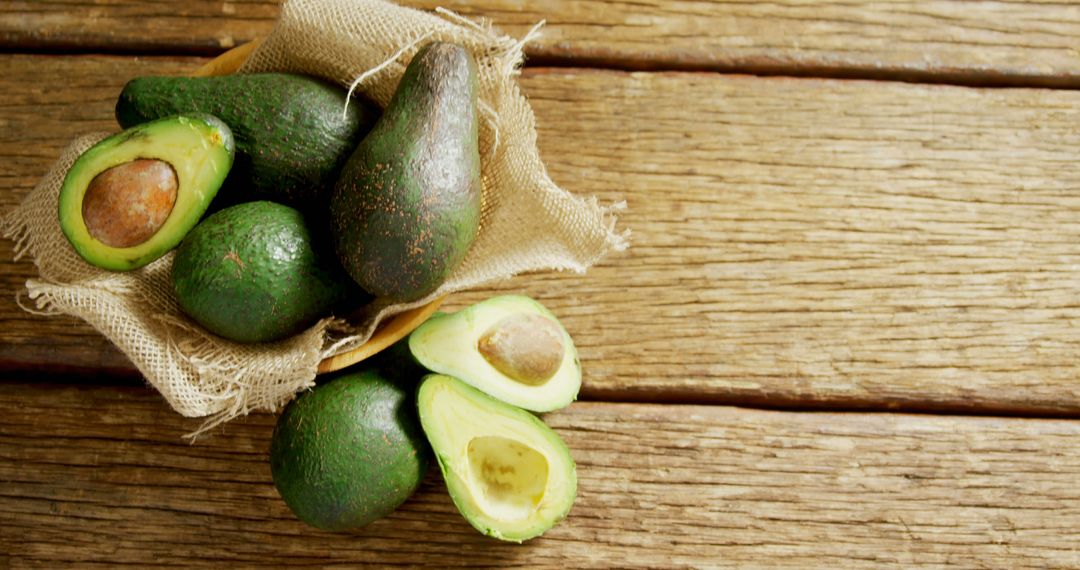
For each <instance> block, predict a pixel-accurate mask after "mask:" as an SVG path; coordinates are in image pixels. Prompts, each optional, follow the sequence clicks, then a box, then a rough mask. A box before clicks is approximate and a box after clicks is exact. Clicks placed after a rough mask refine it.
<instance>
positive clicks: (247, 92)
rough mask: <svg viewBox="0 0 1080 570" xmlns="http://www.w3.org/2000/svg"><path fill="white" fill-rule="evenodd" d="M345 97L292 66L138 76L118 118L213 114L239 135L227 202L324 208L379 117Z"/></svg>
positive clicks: (123, 96) (128, 121) (135, 120)
mask: <svg viewBox="0 0 1080 570" xmlns="http://www.w3.org/2000/svg"><path fill="white" fill-rule="evenodd" d="M345 97H346V92H345V90H344V89H342V88H341V87H338V86H337V85H334V84H332V83H328V82H326V81H322V80H320V79H316V78H313V77H308V76H304V75H296V74H288V73H258V74H234V75H223V76H218V77H153V76H150V77H139V78H136V79H133V80H131V81H129V82H128V83H127V85H125V86H124V89H123V91H122V92H121V93H120V98H119V99H118V100H117V102H116V119H117V121H118V122H119V123H120V125H121V126H123V127H124V128H127V127H130V126H132V125H136V124H140V123H144V122H146V121H150V120H153V119H157V118H160V117H164V116H168V115H174V114H177V113H183V112H192V111H200V112H205V113H210V114H212V115H214V116H216V117H218V118H220V119H221V120H222V121H224V122H225V124H227V125H229V128H230V129H232V131H233V134H234V136H235V138H236V160H235V163H234V165H233V170H232V172H231V173H230V175H229V179H228V180H226V184H225V187H224V188H223V190H222V197H223V198H225V199H226V201H231V202H233V203H236V202H244V201H250V200H273V201H275V202H281V203H284V204H288V205H291V206H294V207H297V208H305V209H307V208H308V207H309V206H311V207H325V196H326V195H327V194H328V193H329V191H330V189H331V188H332V187H333V184H334V181H335V180H336V179H337V175H338V172H339V171H340V169H341V166H342V165H343V164H344V162H345V160H346V159H347V158H348V157H349V153H350V152H351V151H352V149H353V148H355V147H356V145H357V143H359V142H360V140H361V139H362V138H363V137H364V135H366V134H367V133H368V131H369V130H371V127H372V126H373V125H374V124H375V121H376V119H378V116H379V111H378V108H377V107H375V106H374V105H372V104H371V103H368V102H366V101H364V100H362V99H357V98H354V99H353V100H352V101H351V102H350V104H349V109H348V113H347V114H346V115H344V116H343V115H342V109H343V108H344V107H345ZM320 200H322V201H320Z"/></svg>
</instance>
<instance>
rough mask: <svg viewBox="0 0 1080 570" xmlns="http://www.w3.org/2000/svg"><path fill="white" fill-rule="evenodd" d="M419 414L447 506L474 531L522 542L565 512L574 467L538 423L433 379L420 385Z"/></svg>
mask: <svg viewBox="0 0 1080 570" xmlns="http://www.w3.org/2000/svg"><path fill="white" fill-rule="evenodd" d="M417 408H418V409H419V413H420V425H421V426H422V427H423V428H424V433H425V434H426V435H427V438H428V441H429V442H430V443H431V447H432V449H433V450H434V451H435V458H436V459H437V460H438V462H439V468H440V469H441V470H442V474H443V479H445V480H446V488H447V490H449V491H450V498H451V499H453V501H454V504H455V505H456V506H457V508H458V511H460V512H461V514H462V516H464V517H465V520H467V521H469V523H470V524H471V525H472V526H473V527H475V528H476V529H477V530H479V531H480V532H482V533H483V534H485V535H487V536H492V537H495V538H498V539H500V540H507V541H513V542H522V541H525V540H527V539H530V538H533V537H536V536H539V535H541V534H543V533H544V532H545V531H547V530H548V529H550V528H551V527H552V526H554V525H555V523H557V522H559V521H560V520H562V519H563V518H565V517H566V515H567V513H569V512H570V507H571V506H573V504H574V498H575V495H576V494H577V471H576V468H575V466H574V460H573V459H572V458H571V457H570V450H569V449H567V447H566V444H565V443H563V441H562V439H560V438H559V436H558V434H556V433H555V432H554V431H552V430H551V428H549V427H548V426H547V425H545V424H544V422H542V421H540V419H539V418H537V417H536V416H534V415H532V414H530V413H529V412H526V411H524V410H522V409H520V408H516V407H514V406H511V405H509V404H506V403H504V402H500V401H499V400H496V399H494V398H492V397H490V396H488V395H486V394H484V393H482V392H480V391H478V390H476V389H474V388H471V387H470V386H468V385H466V384H465V383H464V382H461V381H460V380H458V379H456V378H453V377H450V376H443V375H439V374H431V375H428V376H425V377H424V380H423V381H422V383H421V384H420V389H419V391H418V393H417Z"/></svg>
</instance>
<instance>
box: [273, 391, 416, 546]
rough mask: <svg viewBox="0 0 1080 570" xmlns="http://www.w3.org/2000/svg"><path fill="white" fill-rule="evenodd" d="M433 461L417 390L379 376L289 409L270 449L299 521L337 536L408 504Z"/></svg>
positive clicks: (316, 394)
mask: <svg viewBox="0 0 1080 570" xmlns="http://www.w3.org/2000/svg"><path fill="white" fill-rule="evenodd" d="M430 457H431V449H430V448H429V447H428V444H427V441H426V440H425V439H424V435H423V431H422V430H421V428H420V425H419V422H418V418H417V415H416V407H415V405H414V401H413V389H412V387H406V386H405V385H402V384H399V383H396V382H393V381H391V380H388V379H386V378H385V377H384V376H383V375H381V374H380V373H378V372H376V371H374V370H364V371H350V372H345V373H340V374H337V375H336V376H333V377H331V378H330V379H329V380H328V381H326V382H325V383H322V384H320V385H319V386H317V387H316V388H314V389H312V390H310V391H307V392H304V393H303V394H301V395H300V396H299V397H297V398H296V399H295V400H293V401H292V402H291V403H290V404H289V405H288V406H287V407H286V408H285V411H284V412H282V414H281V417H280V418H278V422H277V426H276V427H275V429H274V435H273V438H272V440H271V443H270V472H271V475H272V476H273V479H274V485H275V486H277V489H278V492H279V493H280V494H281V497H282V498H283V499H284V500H285V503H286V504H287V505H288V506H289V508H290V509H292V511H293V513H294V514H295V515H296V516H297V518H299V519H300V520H302V521H304V522H306V523H308V524H310V525H312V526H314V527H317V528H321V529H324V530H331V531H339V530H346V529H351V528H356V527H360V526H363V525H366V524H368V523H370V522H372V521H374V520H376V519H379V518H382V517H384V516H386V515H388V514H390V513H391V512H392V511H393V510H394V509H396V508H397V507H398V506H399V505H401V503H403V502H405V500H406V499H408V498H409V497H410V496H411V495H412V494H413V492H415V491H416V489H417V487H418V486H419V485H420V482H421V480H422V479H423V477H424V474H425V473H426V472H427V469H428V465H429V463H430Z"/></svg>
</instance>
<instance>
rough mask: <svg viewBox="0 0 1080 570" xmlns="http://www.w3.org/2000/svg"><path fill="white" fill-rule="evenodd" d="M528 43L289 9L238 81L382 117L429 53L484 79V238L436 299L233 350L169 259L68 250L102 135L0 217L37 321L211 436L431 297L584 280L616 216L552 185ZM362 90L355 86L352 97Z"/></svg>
mask: <svg viewBox="0 0 1080 570" xmlns="http://www.w3.org/2000/svg"><path fill="white" fill-rule="evenodd" d="M536 30H537V29H536V28H534V30H533V32H530V34H529V35H527V36H526V37H525V38H523V39H522V40H514V39H512V38H509V37H506V36H503V35H500V34H499V33H497V32H496V31H494V30H493V29H492V28H491V26H490V25H489V24H487V23H476V22H473V21H471V20H466V19H464V18H460V17H458V16H456V15H454V14H452V13H449V12H447V11H444V10H439V11H437V13H435V14H432V13H426V12H420V11H417V10H413V9H409V8H403V7H400V6H396V5H394V4H390V3H386V2H382V1H379V0H289V1H287V2H285V4H284V5H283V7H282V13H281V17H280V19H279V21H278V22H277V24H276V26H275V27H274V29H273V31H272V32H271V34H270V35H269V36H268V37H267V38H266V39H265V40H264V41H263V43H262V44H261V45H260V46H259V48H258V49H257V50H256V51H255V52H254V53H253V54H252V56H251V57H250V58H249V59H248V61H247V62H246V63H245V64H244V66H243V68H242V69H241V71H240V72H241V73H243V72H255V71H292V72H298V73H307V74H311V75H317V76H321V77H324V78H327V79H329V80H332V81H335V82H337V83H339V84H341V85H342V86H355V87H356V88H357V89H358V90H359V91H361V92H363V93H364V94H366V95H367V96H368V97H370V98H371V99H373V100H374V101H376V102H377V103H379V104H380V105H383V106H385V105H386V103H387V102H388V101H389V100H390V97H391V95H392V94H393V92H394V89H395V87H396V86H397V83H398V80H399V79H400V77H401V75H402V73H403V72H404V70H405V66H406V65H407V64H408V62H409V60H410V59H411V58H412V56H413V54H415V53H416V51H417V49H419V47H420V46H422V45H424V44H425V43H427V42H428V41H434V40H443V41H451V42H456V43H458V44H461V45H463V46H465V47H466V48H467V49H469V50H470V51H471V52H472V53H473V54H474V55H475V57H476V59H477V62H478V64H479V71H480V75H479V78H480V91H479V95H480V97H479V99H480V109H481V123H480V149H481V157H482V176H483V183H484V207H483V213H482V216H481V219H482V229H481V232H480V235H479V237H478V238H477V240H476V242H475V244H474V245H473V247H472V249H471V250H470V252H469V255H468V256H467V258H466V259H465V261H464V263H463V265H462V266H461V267H460V268H459V269H458V270H457V271H456V272H455V273H454V274H453V276H452V277H451V278H450V279H449V280H448V281H447V282H446V283H445V284H443V286H442V287H440V288H439V290H438V291H437V292H435V293H434V294H433V295H432V296H431V297H429V298H427V299H421V300H420V301H417V302H416V303H411V304H407V305H375V306H373V307H372V308H371V310H370V311H368V312H367V313H366V314H365V315H364V316H363V317H362V318H361V319H360V320H358V321H356V322H343V321H340V320H335V319H329V318H328V319H324V320H323V321H321V322H319V323H318V324H316V325H315V326H313V327H311V328H310V329H309V330H307V331H305V332H304V333H302V334H300V335H297V336H295V337H293V338H290V339H287V340H285V341H281V342H277V343H272V344H258V345H244V344H238V343H233V342H229V341H226V340H223V339H221V338H218V337H216V336H214V335H212V334H210V333H207V332H205V331H204V330H202V329H201V328H200V327H199V326H198V325H196V324H194V322H192V321H190V320H189V319H188V318H187V317H186V316H184V315H183V313H181V312H180V309H179V307H178V306H177V304H176V302H175V301H174V300H173V296H172V287H171V284H170V280H169V270H170V268H171V266H172V257H173V255H172V254H171V253H170V254H168V255H166V256H165V257H163V258H161V259H159V260H158V261H155V262H154V263H151V264H150V265H148V266H146V267H144V268H142V269H140V270H137V271H133V272H129V273H111V272H108V271H104V270H101V269H97V268H95V267H93V266H91V265H89V264H87V263H86V262H84V261H83V260H82V258H80V257H79V256H78V255H77V254H76V253H75V251H74V250H73V249H72V248H71V246H70V244H68V242H67V240H66V239H65V238H64V236H63V234H62V233H61V231H60V227H59V224H58V222H57V199H58V195H59V190H60V185H61V183H62V182H63V178H64V175H65V173H66V172H67V170H68V168H70V166H71V164H72V162H74V160H75V158H76V157H78V155H79V154H80V153H82V152H83V151H84V150H86V149H87V148H89V147H90V146H91V145H92V144H93V143H94V142H96V141H98V140H100V139H101V138H103V137H104V136H106V134H104V133H102V134H96V135H89V136H85V137H81V138H79V139H77V140H76V141H74V142H73V143H72V144H71V146H70V147H69V148H68V149H67V150H66V151H65V152H64V154H63V155H62V156H61V157H60V159H59V160H58V161H57V162H56V164H55V165H54V166H53V167H52V169H51V170H50V171H49V173H48V174H47V175H46V176H45V178H44V179H43V180H42V181H41V182H40V184H38V186H37V187H36V188H35V189H34V190H33V191H32V192H30V194H29V195H28V196H27V197H26V198H25V200H24V201H23V202H22V204H20V205H19V207H18V208H16V209H15V210H14V211H12V212H9V213H8V214H7V215H6V216H5V217H4V219H3V231H4V235H5V236H6V237H9V238H11V239H14V240H15V241H16V248H15V250H16V256H17V257H21V256H23V255H29V256H30V257H31V258H32V259H33V261H34V263H35V264H36V265H37V268H38V271H39V274H40V275H39V277H38V278H35V279H30V280H28V281H27V282H26V289H27V291H26V295H27V296H28V297H29V298H30V299H32V300H33V302H34V304H35V305H36V307H37V310H38V311H43V312H46V313H52V314H59V313H62V314H68V315H74V316H76V317H78V318H80V319H83V320H84V321H86V322H88V323H90V324H91V325H93V326H94V328H96V329H97V330H98V331H100V332H101V333H102V334H103V335H105V336H106V337H107V338H108V339H109V340H110V341H112V342H113V343H114V344H115V345H116V346H117V347H118V348H119V349H120V350H121V351H123V353H124V354H125V355H127V357H128V358H130V359H131V361H132V362H133V363H134V364H135V366H136V367H138V369H139V371H140V372H141V373H142V374H143V375H144V376H145V377H146V379H147V380H148V381H149V382H150V384H152V385H153V386H154V387H155V388H157V389H158V390H159V391H160V392H161V394H162V395H163V396H164V397H165V399H166V400H167V401H168V403H169V405H171V406H172V407H173V409H175V410H176V411H177V412H179V413H181V414H183V415H185V416H190V417H204V416H209V418H208V420H207V422H206V423H205V424H204V426H203V429H207V428H210V427H212V426H214V425H217V424H219V423H221V422H224V421H227V420H229V419H232V418H234V417H236V416H238V415H242V414H245V413H247V412H248V411H250V410H254V409H265V410H275V409H277V408H278V407H279V406H281V405H282V404H284V403H285V402H287V401H288V400H289V399H291V398H292V396H293V395H294V394H295V393H296V392H298V391H299V390H302V389H304V388H306V387H309V386H312V385H313V384H314V380H315V375H316V369H317V366H318V363H319V361H320V360H322V359H323V358H325V357H327V356H331V355H334V354H339V353H341V352H344V351H347V350H349V349H351V348H353V347H356V346H358V345H360V344H362V343H363V342H364V341H366V340H367V339H368V338H369V337H370V336H371V333H372V332H373V330H374V329H375V327H376V326H377V325H378V323H379V322H380V321H381V320H382V319H383V318H385V317H387V316H390V315H393V314H396V313H398V312H401V311H403V310H406V309H408V308H411V307H414V306H419V305H421V304H425V303H427V302H428V301H430V300H431V299H433V298H435V297H438V296H441V295H445V294H447V293H451V292H454V291H460V290H463V289H468V288H471V287H475V286H477V285H480V284H482V283H488V282H491V281H494V280H498V279H503V278H507V277H510V276H512V275H515V274H519V273H522V272H529V271H537V270H545V269H556V270H573V271H578V272H583V271H584V270H585V269H586V268H587V267H589V266H590V265H592V264H593V263H595V262H596V261H597V260H598V259H600V258H601V257H602V256H604V255H605V254H607V253H609V252H611V251H615V250H620V249H623V248H625V247H626V244H627V241H626V235H625V234H624V233H621V232H617V231H616V230H615V217H614V216H613V215H612V212H611V210H612V209H613V208H610V207H609V208H605V207H602V206H600V205H599V204H597V202H596V200H595V199H583V198H581V197H577V196H574V195H572V194H570V193H568V192H566V191H565V190H562V189H560V188H559V187H558V186H556V185H555V184H554V183H553V182H552V181H551V179H550V178H549V177H548V175H547V172H546V170H545V169H544V165H543V163H542V162H541V160H540V155H539V152H538V151H537V148H536V128H535V120H534V117H533V113H532V109H531V108H530V107H529V104H528V102H527V101H526V99H525V97H524V96H522V94H521V92H520V91H519V89H518V86H517V83H516V81H515V76H516V75H517V74H518V67H519V65H520V64H521V61H522V47H523V46H524V44H525V43H526V42H527V41H528V40H529V39H530V37H531V36H533V35H534V34H535V32H536ZM354 84H355V85H354Z"/></svg>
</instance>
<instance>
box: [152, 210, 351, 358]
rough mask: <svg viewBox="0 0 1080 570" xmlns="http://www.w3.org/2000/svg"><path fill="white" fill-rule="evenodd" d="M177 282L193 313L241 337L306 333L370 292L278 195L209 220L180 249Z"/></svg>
mask: <svg viewBox="0 0 1080 570" xmlns="http://www.w3.org/2000/svg"><path fill="white" fill-rule="evenodd" d="M172 283H173V289H174V291H175V293H176V300H177V302H178V303H179V304H180V308H181V309H183V311H184V312H185V313H186V314H187V315H188V316H190V317H191V318H193V319H194V320H195V321H197V322H198V323H199V324H201V325H203V326H204V327H205V328H207V329H208V330H210V331H211V332H213V333H215V334H217V335H219V336H222V337H224V338H227V339H229V340H234V341H237V342H269V341H274V340H279V339H281V338H284V337H287V336H290V335H293V334H296V333H299V332H300V331H302V330H303V329H305V328H307V327H308V326H311V325H312V324H314V323H315V321H317V320H318V319H320V318H321V317H325V316H329V314H330V312H331V311H332V310H333V309H334V307H335V306H338V305H339V304H341V303H343V302H345V301H349V302H350V303H352V304H358V303H360V302H361V301H362V299H361V298H360V297H366V296H367V295H366V293H363V292H362V291H360V290H359V288H357V287H356V285H355V284H354V283H352V280H350V279H349V277H348V276H347V275H346V274H345V273H344V271H342V270H341V267H340V266H339V265H338V264H337V260H336V259H334V256H333V254H332V253H330V252H329V248H328V247H327V246H326V245H325V244H322V243H320V242H319V241H318V240H317V239H316V237H315V236H314V234H313V232H312V231H311V230H310V229H309V226H308V224H307V222H306V221H305V219H304V216H303V215H302V214H301V213H300V212H299V211H298V210H295V209H293V208H290V207H288V206H285V205H282V204H277V203H274V202H247V203H244V204H239V205H236V206H232V207H229V208H226V209H224V210H221V211H219V212H217V213H215V214H213V215H211V216H209V217H207V218H206V219H205V220H203V221H202V222H201V223H200V224H199V225H198V226H196V227H195V229H193V230H192V231H191V233H189V234H188V236H187V237H186V238H185V239H184V241H183V243H181V244H180V247H179V248H177V251H176V257H175V259H174V260H173V267H172Z"/></svg>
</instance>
